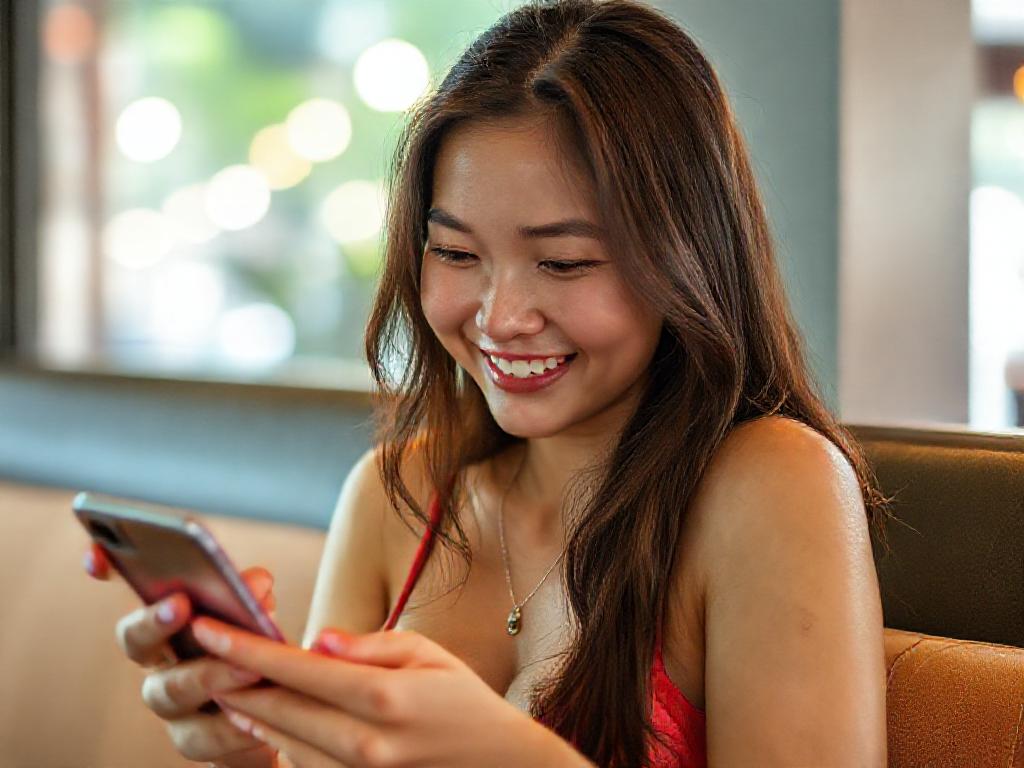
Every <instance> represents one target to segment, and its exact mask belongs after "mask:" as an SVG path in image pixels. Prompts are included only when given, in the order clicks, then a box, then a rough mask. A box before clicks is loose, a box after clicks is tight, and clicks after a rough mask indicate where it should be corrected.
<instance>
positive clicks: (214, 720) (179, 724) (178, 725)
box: [167, 714, 262, 762]
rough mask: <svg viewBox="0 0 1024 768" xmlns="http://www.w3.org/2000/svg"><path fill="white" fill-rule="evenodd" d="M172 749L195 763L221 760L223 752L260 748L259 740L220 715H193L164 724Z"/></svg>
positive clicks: (224, 753)
mask: <svg viewBox="0 0 1024 768" xmlns="http://www.w3.org/2000/svg"><path fill="white" fill-rule="evenodd" d="M167 732H168V735H170V737H171V742H172V743H173V744H174V748H175V749H176V750H178V752H180V753H181V754H182V755H183V756H184V757H185V758H186V759H188V760H194V761H196V762H201V761H212V760H217V761H220V760H223V759H224V758H225V756H226V755H229V754H234V753H238V752H245V751H250V750H253V749H260V748H261V747H262V745H261V743H260V742H259V741H258V740H257V739H254V738H253V737H252V736H249V735H247V734H246V733H244V732H243V731H240V730H239V729H238V728H236V727H235V726H234V725H232V724H231V722H230V721H229V720H228V719H227V717H225V716H224V715H223V714H216V715H203V714H196V715H192V716H189V717H183V718H181V719H179V720H172V721H171V722H169V723H167Z"/></svg>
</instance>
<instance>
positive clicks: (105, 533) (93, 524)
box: [89, 520, 121, 547]
mask: <svg viewBox="0 0 1024 768" xmlns="http://www.w3.org/2000/svg"><path fill="white" fill-rule="evenodd" d="M89 529H90V530H91V531H92V532H93V534H94V535H95V536H96V537H97V538H98V539H100V540H101V541H103V542H104V543H105V544H109V545H110V546H112V547H119V546H121V540H120V539H119V538H118V537H117V534H116V533H114V529H113V528H111V527H110V526H109V525H104V524H103V523H101V522H98V521H96V520H90V521H89Z"/></svg>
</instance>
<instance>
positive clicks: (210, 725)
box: [83, 544, 274, 768]
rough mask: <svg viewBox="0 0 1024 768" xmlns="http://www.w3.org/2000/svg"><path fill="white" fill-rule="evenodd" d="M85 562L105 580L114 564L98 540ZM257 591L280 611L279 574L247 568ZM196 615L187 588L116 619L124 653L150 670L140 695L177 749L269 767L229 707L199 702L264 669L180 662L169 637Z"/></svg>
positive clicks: (206, 660)
mask: <svg viewBox="0 0 1024 768" xmlns="http://www.w3.org/2000/svg"><path fill="white" fill-rule="evenodd" d="M83 564H84V566H85V569H86V570H87V571H88V572H89V574H90V575H91V576H93V578H96V579H100V580H106V579H108V578H109V576H110V572H111V569H110V564H109V563H108V561H107V558H106V556H105V555H104V553H103V550H102V549H101V548H100V547H99V546H97V545H95V544H93V546H92V548H91V549H90V550H89V551H88V552H86V554H85V557H84V560H83ZM241 575H242V578H243V579H244V580H245V582H246V584H247V585H248V586H249V589H250V590H251V591H252V593H253V595H254V596H255V597H256V598H257V599H258V600H259V601H260V604H261V605H262V606H263V607H264V609H265V610H267V611H268V612H272V611H273V609H274V595H273V592H272V586H273V577H272V576H271V574H270V572H269V571H267V570H266V569H265V568H249V569H248V570H246V571H243V572H242V574H241ZM191 618H192V611H191V605H190V603H189V599H188V597H187V596H185V595H184V594H181V593H176V594H174V595H171V596H169V597H167V598H165V599H164V600H162V601H161V602H159V603H156V604H154V605H150V606H146V607H144V608H140V609H138V610H137V611H133V612H132V613H130V614H128V615H127V616H124V617H122V618H121V620H120V621H118V623H117V629H116V633H117V642H118V645H119V646H120V647H121V650H122V652H123V653H124V654H125V655H126V656H127V657H128V658H129V659H131V660H132V661H134V662H135V663H136V664H138V665H139V666H141V667H143V668H146V669H151V670H152V671H151V672H149V674H147V675H146V677H145V678H144V680H143V683H142V699H143V701H144V702H145V704H146V706H147V707H149V708H150V709H151V710H152V711H153V712H154V713H155V714H156V715H157V717H159V718H161V719H162V720H164V721H165V723H166V726H167V732H168V734H169V735H170V738H171V741H172V742H173V744H174V747H175V749H177V750H178V752H179V753H181V755H182V756H184V757H185V758H187V759H189V760H195V761H218V762H219V763H221V764H223V765H227V766H231V767H232V768H235V767H237V768H243V767H244V768H249V766H252V768H257V767H258V766H259V767H261V768H269V767H270V766H272V765H273V764H274V763H273V759H274V752H273V750H271V749H268V748H267V747H266V746H264V745H263V744H262V743H261V742H259V741H257V740H256V739H254V738H252V737H251V736H247V735H246V734H244V733H242V732H240V731H239V730H238V729H237V728H235V727H233V726H232V725H231V723H230V722H229V721H228V719H227V718H226V717H225V715H224V713H223V712H216V713H207V712H203V711H200V707H202V706H203V705H204V704H208V702H210V701H211V693H212V692H218V691H232V690H238V689H240V688H244V687H246V686H249V685H252V684H253V683H255V682H256V681H257V680H259V679H260V675H259V674H256V673H253V672H250V671H247V670H242V669H239V668H237V667H233V666H231V665H230V664H228V663H226V662H224V661H221V660H219V659H216V658H214V657H212V656H206V657H203V658H199V659H192V660H188V661H174V660H173V659H174V657H173V652H172V651H171V648H170V646H169V645H168V642H167V640H168V638H169V637H170V636H171V635H173V634H174V633H175V632H177V631H178V630H180V629H181V628H182V627H184V626H186V625H187V624H188V622H189V621H190V619H191Z"/></svg>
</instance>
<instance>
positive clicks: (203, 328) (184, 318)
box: [149, 261, 224, 345]
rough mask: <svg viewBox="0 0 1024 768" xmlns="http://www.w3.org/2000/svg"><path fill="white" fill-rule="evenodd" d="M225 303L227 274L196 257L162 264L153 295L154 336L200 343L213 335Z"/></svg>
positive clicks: (162, 338)
mask: <svg viewBox="0 0 1024 768" xmlns="http://www.w3.org/2000/svg"><path fill="white" fill-rule="evenodd" d="M223 303H224V275H223V274H222V273H221V271H220V270H218V269H217V268H215V267H213V266H211V265H209V264H204V263H202V262H196V261H180V262H179V261H175V262H173V263H169V264H167V265H165V266H164V267H162V268H161V270H160V275H159V279H158V280H155V281H153V288H152V292H151V293H150V296H149V323H150V329H151V331H152V333H153V335H154V336H156V337H157V338H158V339H159V340H160V341H162V342H165V343H172V344H185V345H198V344H201V343H203V342H205V341H206V340H207V339H209V336H210V332H211V330H212V329H213V328H214V327H215V326H216V323H217V319H218V317H219V316H220V313H221V310H222V308H223Z"/></svg>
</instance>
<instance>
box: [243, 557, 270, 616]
mask: <svg viewBox="0 0 1024 768" xmlns="http://www.w3.org/2000/svg"><path fill="white" fill-rule="evenodd" d="M242 579H243V580H244V581H245V583H246V586H248V587H249V591H250V592H252V595H253V597H255V598H256V600H257V601H258V602H259V604H260V606H261V607H262V608H263V610H264V611H266V612H267V615H268V616H270V618H271V619H272V620H275V621H276V618H277V615H276V614H275V612H274V609H275V608H276V607H277V598H276V597H275V596H274V591H273V588H274V576H273V574H271V573H270V571H268V570H267V569H266V568H263V567H262V566H254V567H253V568H247V569H246V570H244V571H242Z"/></svg>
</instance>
